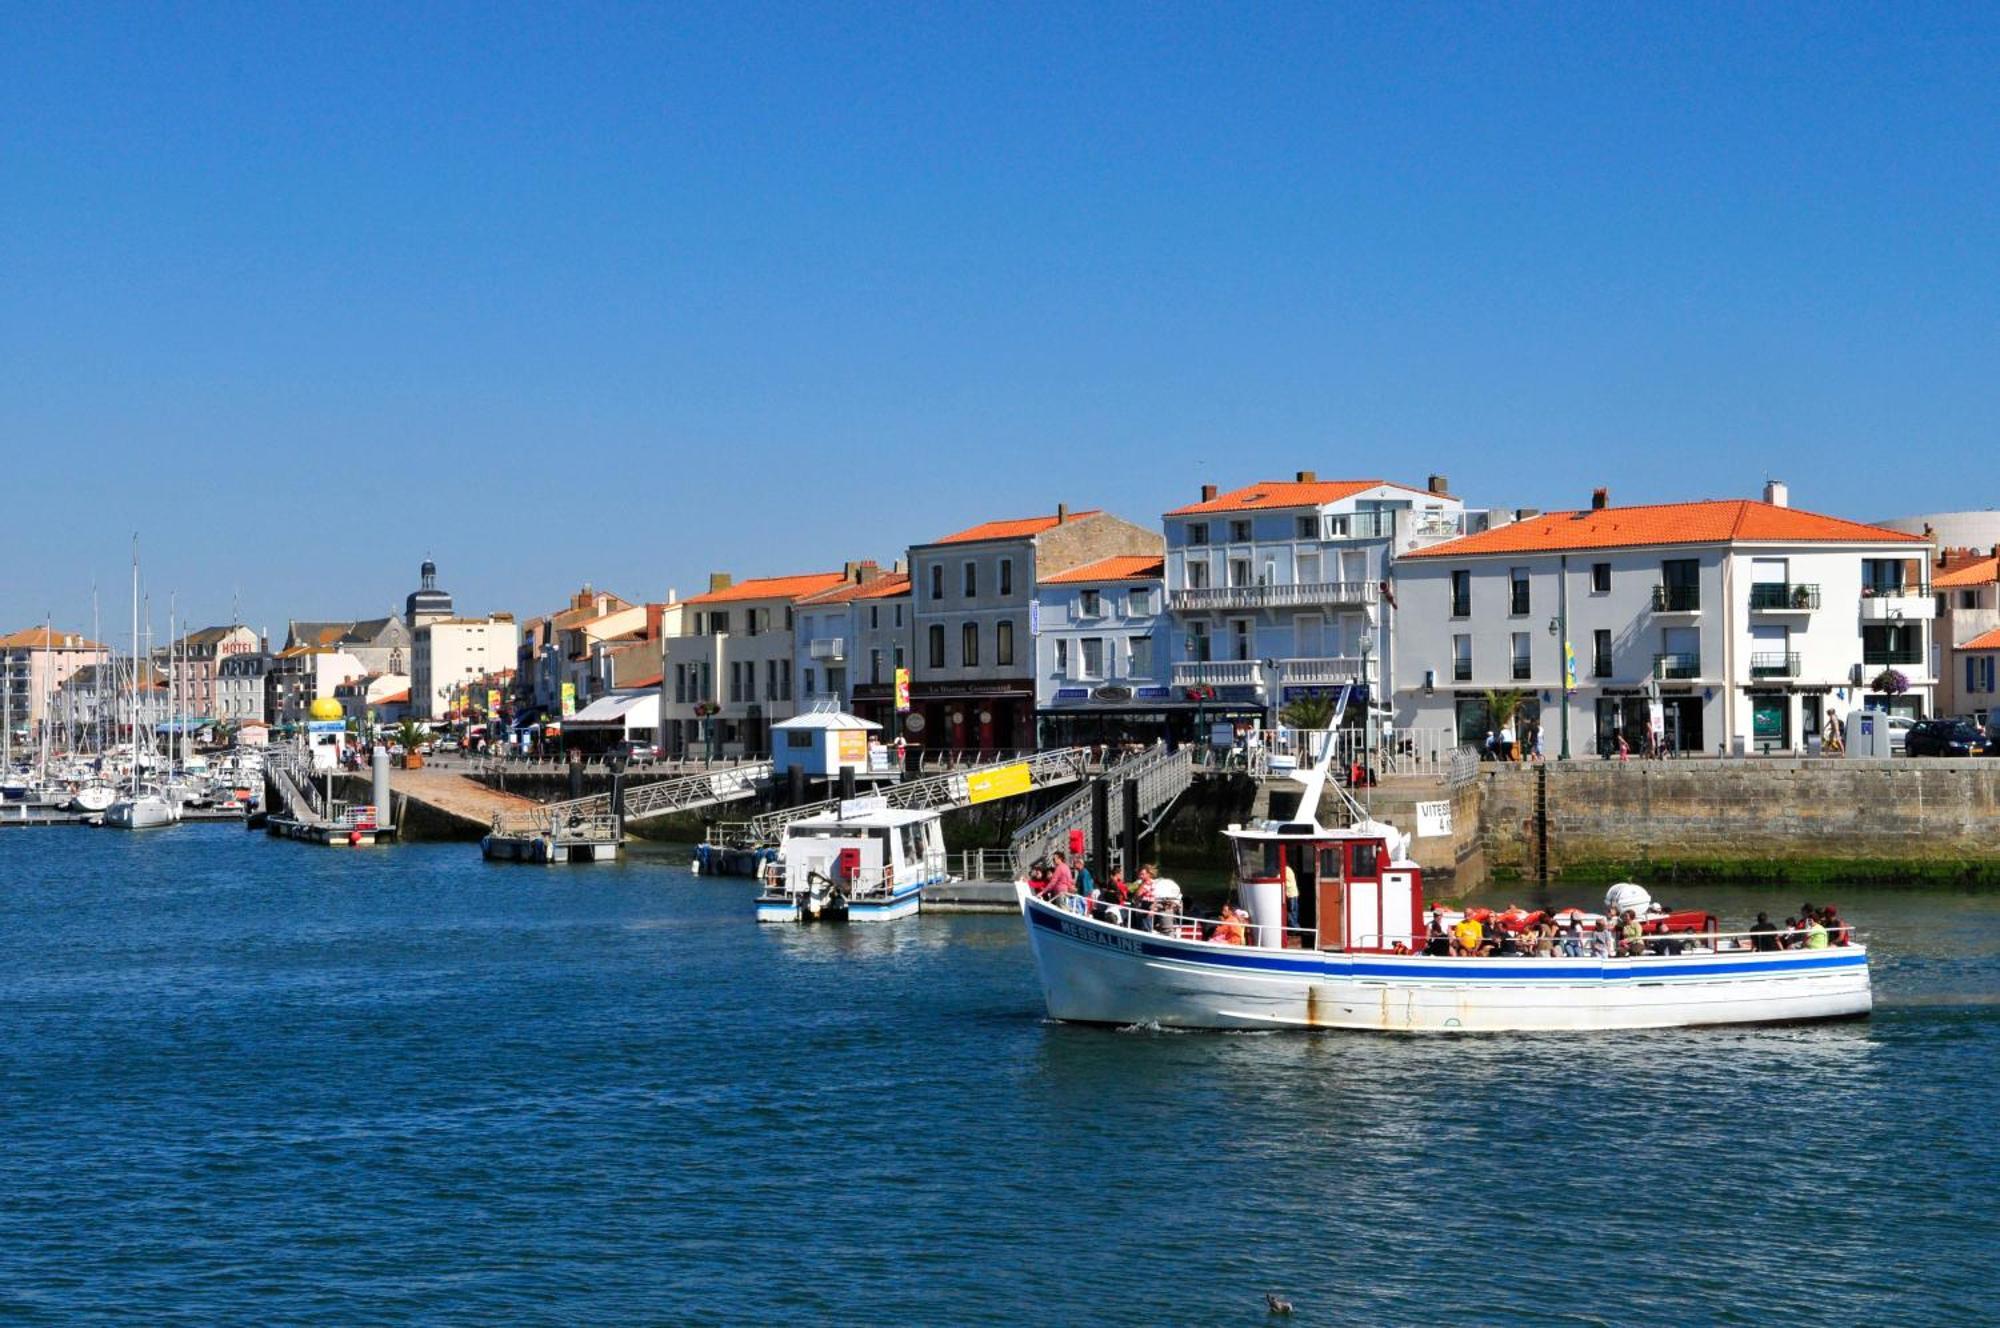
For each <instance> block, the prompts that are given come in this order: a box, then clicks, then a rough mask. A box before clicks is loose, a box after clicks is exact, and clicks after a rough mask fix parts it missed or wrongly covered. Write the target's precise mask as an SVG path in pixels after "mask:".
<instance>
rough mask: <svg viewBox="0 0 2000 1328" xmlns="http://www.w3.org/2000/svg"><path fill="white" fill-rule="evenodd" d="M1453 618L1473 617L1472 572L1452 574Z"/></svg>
mask: <svg viewBox="0 0 2000 1328" xmlns="http://www.w3.org/2000/svg"><path fill="white" fill-rule="evenodd" d="M1451 616H1452V617H1454V618H1470V617H1471V616H1472V573H1470V572H1465V571H1458V572H1453V573H1452V574H1451ZM1468 639H1469V638H1468Z"/></svg>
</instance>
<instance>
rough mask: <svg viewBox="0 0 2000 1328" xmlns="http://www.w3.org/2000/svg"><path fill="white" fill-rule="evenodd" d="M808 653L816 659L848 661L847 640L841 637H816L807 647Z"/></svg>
mask: <svg viewBox="0 0 2000 1328" xmlns="http://www.w3.org/2000/svg"><path fill="white" fill-rule="evenodd" d="M806 653H807V654H808V655H810V656H812V657H813V658H814V659H833V660H840V659H846V658H847V638H846V637H841V636H816V637H814V638H813V639H812V642H811V643H810V644H809V645H807V646H806Z"/></svg>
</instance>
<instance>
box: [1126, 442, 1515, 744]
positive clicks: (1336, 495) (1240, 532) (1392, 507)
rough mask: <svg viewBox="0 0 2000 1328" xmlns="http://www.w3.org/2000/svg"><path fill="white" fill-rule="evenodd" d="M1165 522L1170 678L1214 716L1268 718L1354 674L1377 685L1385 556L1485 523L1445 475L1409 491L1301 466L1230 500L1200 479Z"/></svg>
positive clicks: (1386, 653) (1386, 650)
mask: <svg viewBox="0 0 2000 1328" xmlns="http://www.w3.org/2000/svg"><path fill="white" fill-rule="evenodd" d="M1164 519H1165V523H1166V535H1167V556H1166V589H1167V606H1168V608H1169V610H1170V612H1171V628H1170V640H1169V645H1168V649H1169V651H1170V652H1171V655H1172V661H1171V662H1172V673H1171V677H1170V680H1169V681H1170V685H1171V686H1172V687H1173V688H1175V689H1177V690H1179V691H1180V692H1182V693H1183V694H1184V693H1185V692H1186V691H1187V690H1188V689H1198V690H1200V691H1201V692H1202V693H1203V695H1204V696H1205V698H1206V699H1205V705H1206V707H1207V709H1208V710H1209V712H1210V713H1212V714H1216V715H1227V714H1230V713H1232V712H1234V713H1237V714H1239V715H1241V716H1243V717H1246V718H1255V719H1261V720H1262V721H1264V722H1269V721H1270V720H1271V719H1273V718H1274V717H1275V712H1276V711H1277V710H1278V709H1279V708H1281V707H1282V706H1283V705H1285V704H1286V703H1288V702H1290V701H1293V700H1296V699H1299V698H1301V697H1304V696H1311V695H1326V694H1331V693H1332V692H1334V691H1336V690H1337V689H1339V688H1340V687H1342V686H1343V685H1345V684H1347V683H1350V682H1362V681H1364V680H1365V681H1367V682H1368V683H1370V684H1371V685H1373V686H1374V687H1376V688H1377V689H1378V690H1379V687H1380V682H1381V679H1382V678H1383V677H1385V676H1387V670H1388V669H1390V668H1392V667H1393V659H1392V658H1391V656H1392V654H1393V643H1392V642H1391V641H1390V639H1389V637H1388V635H1387V634H1386V633H1384V632H1383V631H1382V621H1383V618H1382V596H1381V587H1382V584H1383V583H1384V582H1385V581H1386V580H1387V579H1388V575H1389V562H1390V556H1391V552H1392V550H1407V549H1410V548H1414V547H1419V546H1421V545H1424V544H1430V543H1436V542H1438V541H1440V540H1444V539H1450V538H1455V537H1457V536H1460V535H1463V534H1466V533H1467V532H1468V531H1469V530H1475V529H1478V528H1480V526H1481V525H1482V524H1483V519H1484V517H1483V514H1481V513H1467V511H1466V510H1465V504H1464V503H1463V502H1461V501H1460V500H1459V499H1457V498H1454V497H1452V496H1451V495H1450V494H1448V493H1446V492H1445V491H1444V480H1443V477H1442V476H1434V477H1432V481H1431V487H1429V488H1427V489H1414V488H1410V487H1407V486H1405V485H1400V484H1389V483H1383V482H1380V481H1321V480H1319V479H1318V478H1317V476H1316V475H1314V473H1313V472H1311V471H1301V472H1299V474H1298V475H1297V477H1296V478H1294V479H1292V480H1288V481H1266V482H1263V483H1260V484H1253V485H1248V486H1245V487H1244V488H1241V489H1237V490H1234V491H1232V492H1230V493H1226V494H1217V493H1216V492H1215V489H1214V486H1206V487H1204V489H1203V490H1202V497H1201V501H1200V502H1198V503H1195V504H1192V505H1190V506H1188V507H1184V508H1178V509H1176V510H1174V511H1172V512H1168V513H1167V514H1166V516H1165V518H1164ZM1364 674H1365V675H1366V677H1365V679H1364Z"/></svg>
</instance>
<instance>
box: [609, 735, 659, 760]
mask: <svg viewBox="0 0 2000 1328" xmlns="http://www.w3.org/2000/svg"><path fill="white" fill-rule="evenodd" d="M611 754H612V755H613V756H622V757H624V758H625V762H626V764H627V765H651V764H652V763H653V761H654V760H655V758H657V757H658V756H659V754H660V749H659V748H657V747H655V746H653V744H652V743H650V742H635V741H630V740H627V741H625V742H621V743H619V744H618V745H617V746H616V747H613V748H612V749H611Z"/></svg>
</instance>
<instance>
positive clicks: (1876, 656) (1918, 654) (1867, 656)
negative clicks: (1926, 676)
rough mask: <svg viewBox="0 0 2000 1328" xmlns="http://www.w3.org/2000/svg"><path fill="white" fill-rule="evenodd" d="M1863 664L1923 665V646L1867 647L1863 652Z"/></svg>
mask: <svg viewBox="0 0 2000 1328" xmlns="http://www.w3.org/2000/svg"><path fill="white" fill-rule="evenodd" d="M1861 662H1862V663H1863V664H1870V665H1889V664H1922V663H1923V662H1924V648H1923V646H1922V645H1907V646H1865V647H1863V648H1862V651H1861Z"/></svg>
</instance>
